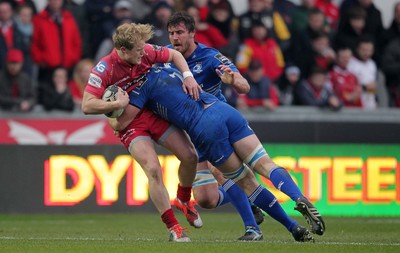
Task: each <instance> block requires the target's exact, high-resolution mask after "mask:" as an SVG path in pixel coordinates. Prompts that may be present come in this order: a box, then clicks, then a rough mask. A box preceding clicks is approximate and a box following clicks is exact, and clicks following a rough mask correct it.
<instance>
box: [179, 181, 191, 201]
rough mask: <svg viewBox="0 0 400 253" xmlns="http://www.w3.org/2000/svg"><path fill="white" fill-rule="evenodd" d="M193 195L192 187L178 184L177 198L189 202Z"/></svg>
mask: <svg viewBox="0 0 400 253" xmlns="http://www.w3.org/2000/svg"><path fill="white" fill-rule="evenodd" d="M191 195H192V187H191V186H189V187H183V186H181V185H179V184H178V192H177V193H176V197H177V198H178V199H179V200H180V201H182V202H184V203H185V202H189V201H190V197H191Z"/></svg>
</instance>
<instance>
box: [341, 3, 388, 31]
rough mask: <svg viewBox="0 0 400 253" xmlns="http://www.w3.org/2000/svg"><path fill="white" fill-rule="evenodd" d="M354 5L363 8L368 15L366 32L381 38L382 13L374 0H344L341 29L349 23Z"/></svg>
mask: <svg viewBox="0 0 400 253" xmlns="http://www.w3.org/2000/svg"><path fill="white" fill-rule="evenodd" d="M353 7H359V8H362V9H363V10H364V11H365V13H366V14H365V15H366V16H367V17H368V18H367V19H366V20H365V28H364V30H365V33H367V34H369V35H374V36H376V37H377V38H379V36H381V35H382V32H383V24H382V14H381V12H380V11H379V10H378V9H377V8H376V7H375V5H374V3H373V0H344V1H343V2H342V5H341V7H340V20H339V30H341V29H344V28H345V27H346V26H347V25H348V23H349V19H350V17H351V10H352V8H353Z"/></svg>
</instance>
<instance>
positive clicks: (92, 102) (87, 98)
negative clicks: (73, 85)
mask: <svg viewBox="0 0 400 253" xmlns="http://www.w3.org/2000/svg"><path fill="white" fill-rule="evenodd" d="M128 104H129V96H128V94H127V93H126V92H125V91H123V90H122V89H121V88H119V89H118V94H117V100H115V101H108V102H107V101H104V100H102V99H101V98H98V97H96V96H95V95H93V94H91V93H89V92H87V91H85V92H84V93H83V99H82V111H83V113H84V114H104V113H108V112H111V111H115V110H118V109H122V108H125V107H126V106H127V105H128Z"/></svg>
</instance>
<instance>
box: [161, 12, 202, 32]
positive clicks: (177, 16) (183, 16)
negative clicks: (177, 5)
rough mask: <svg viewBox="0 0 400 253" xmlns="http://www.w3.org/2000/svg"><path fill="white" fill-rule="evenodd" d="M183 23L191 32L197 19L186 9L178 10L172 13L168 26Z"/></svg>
mask: <svg viewBox="0 0 400 253" xmlns="http://www.w3.org/2000/svg"><path fill="white" fill-rule="evenodd" d="M180 23H183V24H184V25H185V27H186V29H188V31H189V32H194V29H195V21H194V18H193V17H192V16H190V15H189V14H188V13H187V12H186V11H178V12H175V13H174V14H172V16H171V17H170V19H169V20H168V23H167V27H171V26H177V25H179V24H180Z"/></svg>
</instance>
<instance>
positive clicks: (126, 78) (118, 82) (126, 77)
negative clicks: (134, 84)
mask: <svg viewBox="0 0 400 253" xmlns="http://www.w3.org/2000/svg"><path fill="white" fill-rule="evenodd" d="M128 79H129V76H125V77H124V78H122V79H121V80H119V81H117V82H116V83H114V85H118V84H120V83H122V82H124V81H126V80H128Z"/></svg>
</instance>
